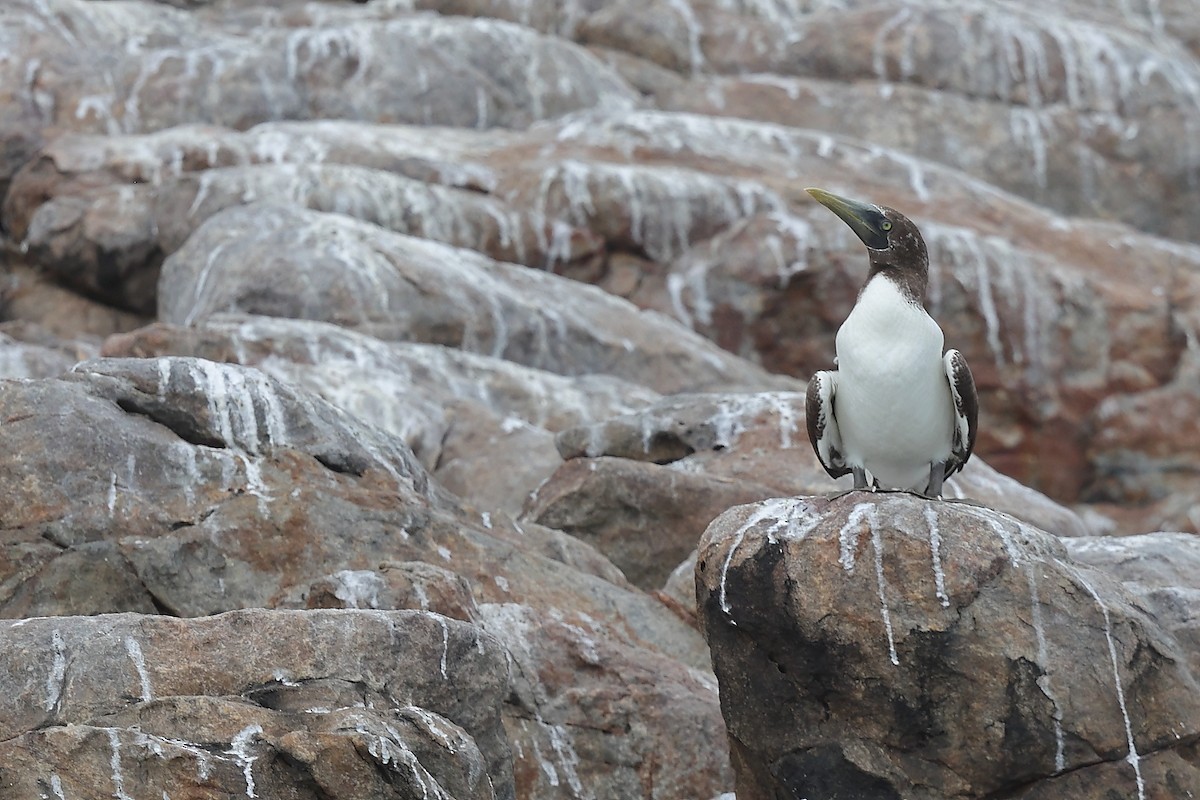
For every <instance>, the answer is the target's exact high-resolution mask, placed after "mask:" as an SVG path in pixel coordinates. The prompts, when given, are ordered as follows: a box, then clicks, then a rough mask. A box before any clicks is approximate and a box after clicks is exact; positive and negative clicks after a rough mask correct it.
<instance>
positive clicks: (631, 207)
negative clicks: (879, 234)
mask: <svg viewBox="0 0 1200 800" xmlns="http://www.w3.org/2000/svg"><path fill="white" fill-rule="evenodd" d="M557 127H558V136H557V137H556V139H555V141H554V143H553V149H552V150H549V151H548V154H547V155H545V156H543V162H542V166H541V175H542V177H541V178H540V179H538V180H534V179H532V178H530V177H529V176H528V175H525V174H521V173H516V172H514V173H512V174H511V175H506V176H504V177H503V178H502V180H501V187H500V189H499V190H498V191H499V193H500V194H502V195H505V196H517V197H528V198H529V202H533V198H534V197H540V198H545V200H544V201H543V202H545V203H546V204H547V206H546V207H547V213H548V214H557V215H560V216H563V217H565V218H566V219H568V220H570V221H571V223H572V224H573V225H578V226H587V227H591V228H592V229H594V230H602V231H604V232H605V236H606V238H608V239H609V241H610V242H611V244H610V247H617V248H621V247H629V246H630V245H629V244H628V242H629V241H633V242H634V244H635V245H636V246H637V247H638V248H639V249H640V250H641V251H643V252H648V253H656V254H657V255H656V263H657V264H662V263H663V261H667V262H668V266H667V268H666V269H663V268H662V267H661V266H659V267H657V268H656V269H655V270H654V271H653V272H649V274H647V275H646V276H645V277H644V278H643V279H642V280H641V281H640V282H638V283H637V285H636V288H634V289H633V290H632V293H631V294H630V295H629V297H630V299H631V300H633V301H634V302H636V303H637V304H638V305H641V306H643V307H650V308H656V309H659V310H661V311H664V312H666V313H671V314H673V315H675V316H676V317H677V318H679V319H680V320H681V321H684V322H685V323H688V324H690V325H691V326H693V327H694V328H695V329H696V330H698V331H700V332H702V333H704V334H705V335H706V336H707V337H708V338H710V339H713V340H714V341H716V342H718V343H719V344H721V345H722V347H724V348H726V349H728V350H731V351H732V352H735V353H739V354H741V355H743V356H747V357H750V358H753V359H755V360H759V361H761V363H763V364H764V365H766V366H768V367H769V368H771V369H773V370H775V371H778V372H786V373H790V374H796V375H808V374H811V373H812V372H813V371H815V370H817V369H824V368H827V367H828V366H829V363H830V359H831V358H832V354H833V349H834V348H833V336H834V333H835V332H836V330H837V327H838V325H840V324H841V321H842V320H844V319H845V316H846V315H847V314H848V313H849V309H850V308H851V306H852V304H853V301H854V298H855V296H856V292H857V290H858V288H859V286H860V285H861V282H862V279H863V275H864V272H865V256H864V255H863V253H862V245H861V243H860V242H859V241H858V240H857V239H856V238H855V237H854V236H853V235H852V234H851V233H850V231H849V230H848V229H846V228H845V226H843V225H840V224H838V223H837V221H836V220H830V218H829V215H828V212H827V211H825V210H824V209H820V208H818V207H816V204H815V203H812V202H811V201H810V200H808V199H806V198H805V197H801V196H799V195H800V194H801V193H800V191H799V186H802V185H805V184H818V185H820V184H825V185H833V186H836V187H838V188H839V191H844V192H845V193H847V194H851V195H854V196H858V197H866V198H869V199H871V200H873V201H877V202H882V203H886V204H890V205H893V206H896V207H899V208H901V209H902V210H904V211H905V212H906V213H907V214H909V215H910V216H912V217H913V218H914V219H916V220H917V221H918V222H919V224H920V225H921V228H922V230H923V232H924V234H925V238H926V241H927V242H928V243H929V246H930V253H931V259H932V270H931V282H930V298H929V305H930V308H931V311H932V313H933V314H934V316H935V317H936V318H937V319H938V320H939V321H940V322H941V324H942V325H943V327H944V329H945V330H946V334H947V346H953V347H957V348H959V349H961V350H963V352H964V353H966V355H967V357H968V360H969V361H970V362H971V364H972V369H973V371H974V372H975V377H976V381H977V384H978V385H979V386H980V388H981V390H982V399H983V418H984V419H985V421H986V422H987V424H986V425H983V426H981V431H980V440H979V450H980V452H981V454H983V455H985V456H989V455H991V456H993V458H994V461H995V463H996V466H997V467H998V468H999V469H1000V470H1001V471H1003V472H1005V473H1006V474H1012V475H1014V476H1017V477H1018V478H1019V479H1021V480H1023V481H1025V482H1027V483H1030V484H1032V485H1034V486H1035V487H1036V488H1041V489H1044V490H1046V491H1048V492H1049V493H1050V494H1051V495H1052V496H1055V497H1056V498H1059V499H1062V500H1068V501H1075V500H1077V499H1079V498H1080V496H1081V494H1082V495H1083V496H1084V497H1086V496H1088V492H1089V487H1088V485H1087V480H1088V477H1089V475H1093V474H1094V475H1096V478H1095V480H1097V482H1099V481H1103V480H1106V479H1107V474H1106V472H1107V470H1105V471H1099V470H1097V471H1096V472H1095V473H1093V472H1090V471H1089V469H1090V468H1091V467H1092V466H1093V465H1101V464H1104V463H1105V462H1104V461H1103V456H1101V455H1100V454H1099V453H1096V452H1095V451H1094V447H1093V439H1094V437H1093V436H1092V435H1091V432H1092V429H1093V427H1092V426H1093V425H1095V424H1096V422H1095V421H1094V420H1093V419H1092V416H1091V415H1092V414H1093V411H1094V409H1095V408H1096V406H1097V404H1098V403H1099V402H1100V401H1101V400H1102V399H1105V398H1122V397H1128V398H1130V399H1132V400H1134V401H1135V402H1136V399H1137V398H1138V397H1139V396H1140V395H1141V394H1142V393H1145V392H1153V391H1155V390H1156V389H1157V388H1158V387H1161V386H1163V385H1165V384H1168V383H1170V382H1172V381H1174V380H1177V378H1178V376H1181V375H1186V374H1190V372H1189V370H1190V369H1192V367H1191V366H1190V365H1192V364H1193V362H1194V361H1195V356H1194V355H1193V354H1192V353H1191V351H1190V350H1189V348H1188V346H1187V342H1188V341H1189V339H1194V338H1195V334H1194V333H1193V331H1194V330H1196V329H1197V325H1198V324H1200V320H1197V319H1196V317H1195V312H1194V311H1193V310H1192V309H1194V307H1195V302H1196V301H1195V298H1196V297H1197V296H1200V285H1198V284H1197V282H1196V279H1195V278H1194V275H1195V274H1200V273H1198V272H1197V269H1198V268H1200V250H1198V249H1197V248H1196V247H1194V246H1183V245H1179V244H1177V243H1173V242H1169V241H1165V240H1161V239H1156V238H1154V237H1150V236H1146V235H1144V234H1137V233H1135V232H1133V231H1132V230H1130V229H1128V228H1125V227H1122V226H1115V225H1112V224H1107V223H1097V222H1091V221H1086V220H1067V219H1064V218H1061V217H1058V216H1056V215H1054V214H1052V213H1050V212H1047V211H1046V210H1045V209H1040V208H1038V207H1036V206H1034V205H1032V204H1030V203H1027V202H1024V201H1022V200H1020V199H1018V198H1016V197H1013V196H1011V195H1006V194H1004V193H1001V192H998V191H995V190H993V189H991V188H989V189H988V191H986V192H984V191H981V185H980V183H979V182H978V181H975V180H972V179H969V178H967V177H966V176H964V175H963V174H962V173H960V172H957V171H954V170H950V169H947V168H945V167H943V166H941V165H938V164H935V163H932V162H928V161H924V160H921V159H918V158H915V157H913V156H910V155H908V154H906V153H903V152H901V151H897V150H893V149H889V148H885V147H879V146H866V145H863V144H861V143H858V142H856V141H853V140H849V139H847V138H844V137H841V136H839V135H837V134H833V133H829V134H825V133H819V132H814V131H808V130H800V129H794V128H786V127H783V126H777V125H768V124H764V123H761V122H754V121H746V120H733V119H720V118H713V117H706V116H700V115H689V114H666V113H662V112H631V113H628V114H623V115H620V116H608V117H605V118H602V119H601V118H582V119H572V120H569V121H566V122H564V123H562V124H560V125H559V126H557ZM535 133H536V132H535ZM730 140H736V141H738V142H739V147H738V148H736V149H734V150H731V149H730V148H729V147H728V146H727V142H728V141H730ZM614 151H616V152H618V153H621V154H622V155H623V158H622V160H621V163H619V164H613V163H611V161H612V160H613V158H614V157H613V155H612V154H613V152H614ZM635 155H636V158H637V162H636V163H634V164H629V163H625V162H627V161H628V160H630V159H633V158H634V157H635ZM668 160H669V161H670V163H672V168H671V170H669V171H668V170H664V169H663V168H661V167H660V166H658V164H659V163H660V162H663V161H668ZM615 175H620V176H621V179H620V180H617V179H616V178H615V177H613V176H615ZM730 175H736V176H738V177H737V178H732V177H729V176H730ZM745 176H752V177H745ZM546 181H550V186H551V191H548V192H541V193H539V194H535V191H536V188H535V187H541V186H542V185H543V184H544V183H545V182H546ZM560 184H561V185H562V186H564V187H569V191H568V190H567V189H563V190H562V191H558V190H555V188H554V187H556V186H558V185H560ZM667 186H669V187H670V188H665V187H667ZM664 194H665V195H671V196H673V197H677V198H678V200H677V201H676V202H674V203H673V204H662V203H660V204H659V206H661V207H663V208H665V211H664V212H663V216H662V218H657V217H656V218H655V220H654V222H653V225H650V224H649V223H641V224H640V227H639V224H635V223H637V222H638V221H639V220H641V219H642V216H643V215H644V213H645V210H644V209H645V204H644V201H645V198H651V197H658V196H660V195H664ZM733 197H740V198H742V201H743V206H742V207H740V208H739V207H737V204H736V203H733V201H732V200H731V198H733ZM731 203H732V205H731ZM695 209H700V210H699V211H697V210H695ZM602 212H603V217H602V218H601V214H602ZM816 212H820V215H821V216H819V217H818V216H816ZM622 220H625V221H626V222H622ZM1001 220H1002V222H1001ZM622 225H624V226H626V227H628V229H629V230H630V231H633V232H634V233H637V234H638V235H637V236H633V234H629V233H622V230H623V228H622V227H620V226H622ZM1001 228H1002V229H1003V231H1004V237H1000V236H998V235H996V231H997V230H998V229H1001ZM714 231H715V232H714ZM631 236H632V237H633V238H632V239H631V238H630V237H631ZM705 237H707V238H705ZM764 253H765V254H767V256H769V257H764ZM1181 264H1187V265H1188V266H1187V267H1186V268H1183V269H1181V268H1180V265H1181ZM1193 384H1194V380H1185V381H1184V382H1183V384H1182V386H1181V389H1182V388H1185V387H1193ZM1046 429H1053V430H1055V431H1059V432H1061V433H1060V434H1059V435H1057V436H1055V437H1053V438H1052V437H1046V436H1042V435H1039V433H1040V431H1043V430H1046ZM1168 446H1170V445H1168ZM1177 461H1185V462H1188V463H1190V461H1191V459H1190V457H1189V456H1187V455H1186V454H1185V453H1184V452H1183V451H1182V450H1180V451H1178V455H1177ZM1167 474H1169V473H1167ZM1155 477H1157V475H1156V476H1155ZM1131 499H1132V498H1131Z"/></svg>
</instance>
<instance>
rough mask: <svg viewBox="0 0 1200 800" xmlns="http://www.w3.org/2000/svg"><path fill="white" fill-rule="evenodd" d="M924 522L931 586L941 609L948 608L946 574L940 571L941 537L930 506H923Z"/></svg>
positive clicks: (934, 514) (935, 512) (933, 509)
mask: <svg viewBox="0 0 1200 800" xmlns="http://www.w3.org/2000/svg"><path fill="white" fill-rule="evenodd" d="M925 521H926V523H928V525H929V552H930V557H931V559H932V561H933V585H934V592H935V593H936V594H937V598H938V600H940V601H941V603H942V608H949V607H950V598H949V596H947V594H946V573H945V571H944V570H943V569H942V550H941V548H942V536H941V533H940V532H939V531H938V518H937V509H936V508H934V506H933V505H932V504H928V503H927V504H926V505H925Z"/></svg>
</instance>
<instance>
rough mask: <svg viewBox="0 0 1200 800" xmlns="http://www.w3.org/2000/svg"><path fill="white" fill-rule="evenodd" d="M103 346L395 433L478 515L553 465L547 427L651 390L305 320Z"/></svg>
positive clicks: (516, 495) (638, 401)
mask: <svg viewBox="0 0 1200 800" xmlns="http://www.w3.org/2000/svg"><path fill="white" fill-rule="evenodd" d="M104 352H105V354H106V355H112V356H137V357H142V358H145V357H151V356H163V355H188V356H198V357H201V358H207V359H212V360H221V361H228V362H232V363H239V364H245V365H248V366H255V367H257V368H259V369H261V370H262V371H264V372H266V373H267V374H269V375H272V376H273V377H275V378H277V379H279V380H281V381H284V382H287V383H292V384H296V385H299V386H303V387H305V388H307V389H309V390H310V391H312V392H315V393H316V394H318V395H320V396H321V397H323V398H325V399H326V400H328V401H329V402H330V403H332V404H334V405H336V406H337V407H339V408H341V409H342V410H344V411H346V412H349V413H351V414H353V415H354V416H356V417H358V418H359V419H362V420H364V421H366V422H368V423H371V424H373V425H375V426H377V427H380V428H383V429H384V430H387V431H388V432H390V433H392V434H394V435H396V436H399V437H400V438H402V439H403V440H404V441H405V443H406V444H407V445H408V446H409V447H411V448H412V449H413V451H414V453H415V454H416V456H417V458H418V459H419V460H420V461H421V463H422V464H423V465H424V466H425V467H426V469H428V470H430V471H431V472H433V474H434V476H435V477H436V478H437V479H438V481H439V482H440V483H442V485H443V486H445V487H446V488H448V489H450V490H451V491H452V492H454V493H455V494H457V495H458V496H459V497H461V498H463V499H464V500H465V501H467V502H469V503H470V504H472V505H474V506H475V507H476V508H477V509H479V510H480V511H481V512H488V513H490V514H494V513H497V512H499V513H508V514H509V515H510V516H516V515H517V514H519V512H520V511H521V508H522V507H523V505H524V502H525V498H526V497H527V496H528V495H529V494H530V493H531V492H533V491H535V490H536V488H537V487H538V486H539V485H541V484H542V483H543V482H544V481H545V480H546V479H547V478H548V477H549V476H550V474H551V473H552V472H553V471H554V470H555V469H556V468H557V467H558V465H559V463H560V459H559V456H558V454H557V452H556V451H555V448H554V443H553V437H552V433H553V432H555V431H558V430H561V429H563V428H564V427H567V426H570V425H578V424H581V423H587V422H593V421H596V420H599V419H604V418H607V417H610V416H612V415H614V414H620V413H624V412H628V411H630V410H632V409H634V408H638V407H641V406H644V405H646V404H648V403H650V402H653V401H654V400H656V399H657V398H658V394H657V393H655V392H652V391H650V390H648V389H645V388H643V387H641V386H639V385H637V384H633V383H629V382H626V381H621V380H617V379H615V378H611V377H607V376H603V375H583V376H579V377H567V376H561V375H556V374H554V373H551V372H546V371H544V370H539V369H533V368H529V367H523V366H521V365H519V364H514V363H512V362H510V361H505V360H503V359H499V358H494V357H492V356H486V355H479V354H474V353H469V352H465V351H461V350H454V349H450V348H447V347H443V346H440V345H427V344H420V343H399V342H382V341H380V340H378V339H375V338H373V337H370V336H366V335H363V334H360V333H356V332H354V331H350V330H347V329H345V328H340V327H338V326H335V325H330V324H326V323H320V322H313V321H310V320H292V319H282V318H268V317H247V316H244V315H219V316H218V317H216V318H213V319H210V320H208V321H206V322H205V323H204V324H202V325H199V326H197V327H193V328H181V327H178V326H168V325H161V324H160V325H156V326H153V327H149V328H145V329H142V330H139V331H136V332H133V333H131V334H129V335H127V336H121V337H113V338H111V339H109V340H108V342H107V343H106V345H105V350H104ZM501 464H503V465H504V466H503V468H501V467H500V465H501Z"/></svg>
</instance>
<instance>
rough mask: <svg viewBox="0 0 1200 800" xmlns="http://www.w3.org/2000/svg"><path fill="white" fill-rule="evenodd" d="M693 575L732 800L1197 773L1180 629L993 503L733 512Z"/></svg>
mask: <svg viewBox="0 0 1200 800" xmlns="http://www.w3.org/2000/svg"><path fill="white" fill-rule="evenodd" d="M696 588H697V594H698V597H699V601H700V604H699V606H700V621H701V624H702V626H703V629H704V631H705V634H706V637H707V639H708V642H709V646H710V648H711V650H712V654H713V666H714V669H715V671H716V674H717V677H718V680H719V681H720V683H721V704H722V710H723V712H724V715H725V721H726V724H727V726H728V729H729V736H730V747H731V751H732V758H733V762H734V765H735V768H736V770H737V772H738V797H739V798H743V800H756V798H767V797H775V796H777V793H782V794H786V795H787V796H796V797H803V796H811V795H812V793H813V792H820V793H822V794H824V795H830V796H833V795H839V796H855V797H866V796H870V797H879V798H883V797H891V798H903V799H905V800H907V798H917V797H920V798H942V797H946V798H949V797H963V796H973V797H982V796H1000V795H1004V796H1009V797H1021V798H1032V797H1049V796H1059V797H1071V798H1091V797H1099V796H1101V795H1100V794H1099V793H1098V792H1099V790H1098V788H1097V787H1099V786H1101V785H1103V786H1106V787H1107V790H1116V791H1119V792H1120V793H1121V794H1122V796H1139V797H1143V796H1147V795H1146V794H1145V792H1146V787H1159V786H1171V785H1177V786H1183V787H1188V788H1189V789H1191V788H1194V787H1200V771H1198V770H1197V768H1196V766H1195V764H1194V761H1192V760H1189V759H1193V757H1194V754H1193V753H1192V748H1193V747H1194V742H1195V739H1196V736H1197V734H1198V733H1200V728H1198V725H1197V722H1196V720H1197V719H1200V716H1198V714H1197V704H1198V703H1200V701H1198V700H1197V697H1198V695H1197V685H1196V680H1195V676H1194V675H1192V674H1191V672H1190V671H1189V668H1188V665H1187V659H1186V658H1185V657H1184V655H1183V653H1182V652H1181V651H1180V649H1179V646H1178V643H1177V642H1176V641H1175V640H1174V639H1173V638H1172V637H1171V636H1170V635H1169V634H1168V633H1166V632H1165V631H1164V630H1163V629H1162V628H1160V627H1159V626H1158V625H1157V624H1156V623H1155V622H1154V620H1153V619H1152V618H1150V617H1148V616H1147V615H1146V614H1145V613H1144V612H1143V611H1142V610H1141V609H1140V608H1139V607H1138V606H1137V605H1136V604H1135V603H1134V602H1133V601H1132V600H1131V598H1130V597H1129V596H1128V595H1127V594H1125V593H1124V592H1123V591H1122V590H1121V588H1120V586H1119V585H1118V584H1116V583H1114V582H1113V581H1112V580H1111V579H1110V578H1107V577H1106V576H1104V575H1103V574H1100V573H1098V572H1096V571H1094V570H1091V569H1088V568H1086V567H1083V566H1080V565H1077V564H1075V563H1073V562H1072V561H1071V560H1070V559H1069V557H1068V555H1067V553H1066V552H1065V551H1064V550H1063V548H1062V545H1061V544H1060V543H1059V542H1058V541H1057V540H1056V539H1055V538H1054V537H1051V536H1048V535H1046V534H1044V533H1042V532H1040V531H1038V530H1036V529H1034V528H1030V527H1028V526H1026V525H1023V524H1021V523H1020V522H1018V521H1017V520H1015V519H1013V518H1011V517H1009V516H1007V515H1003V514H998V513H996V512H993V511H989V510H986V509H978V508H975V507H973V506H967V505H963V504H960V503H953V502H952V503H944V502H943V503H938V502H933V501H926V500H924V499H921V498H916V497H913V496H910V495H906V494H901V493H894V494H893V493H888V494H883V495H879V494H870V493H862V492H855V493H851V494H848V495H846V496H843V497H840V498H838V499H835V500H832V501H830V500H825V499H820V498H791V499H781V500H770V501H766V502H763V503H758V504H752V505H749V506H742V507H738V508H735V509H731V510H730V511H728V512H727V513H726V514H724V515H722V516H721V517H720V518H718V519H717V520H716V521H715V522H714V523H713V524H712V526H710V528H709V529H708V531H707V532H706V533H705V536H704V539H703V540H702V542H701V544H700V548H699V555H698V561H697V566H696ZM1082 621H1086V624H1083V625H1081V622H1082ZM1055 789H1058V790H1059V791H1060V793H1059V794H1057V795H1054V794H1052V792H1053V791H1054V790H1055Z"/></svg>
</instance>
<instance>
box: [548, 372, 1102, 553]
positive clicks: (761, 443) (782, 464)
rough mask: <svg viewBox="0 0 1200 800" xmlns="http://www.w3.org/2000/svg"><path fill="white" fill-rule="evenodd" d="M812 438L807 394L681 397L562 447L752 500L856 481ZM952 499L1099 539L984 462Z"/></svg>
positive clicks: (565, 436) (597, 427)
mask: <svg viewBox="0 0 1200 800" xmlns="http://www.w3.org/2000/svg"><path fill="white" fill-rule="evenodd" d="M806 431H807V428H806V426H805V422H804V396H803V394H801V393H799V392H759V393H753V394H727V395H722V394H705V395H675V396H673V397H669V398H664V399H662V400H661V401H659V402H658V403H655V404H654V405H650V406H647V407H646V408H644V409H642V410H640V411H636V412H633V413H628V414H622V415H620V416H616V417H612V418H611V419H608V420H604V421H602V422H597V423H594V424H592V425H581V426H578V427H575V428H568V429H566V430H564V431H562V432H561V433H560V434H559V435H558V440H557V441H558V448H559V452H560V453H561V454H562V456H563V458H567V459H573V458H580V457H584V456H590V457H596V456H618V457H620V458H624V459H632V460H637V461H651V462H654V463H660V464H666V463H670V464H674V466H675V469H676V470H677V471H678V472H683V473H692V474H701V475H705V476H708V477H710V478H716V479H719V480H725V481H730V480H732V481H736V482H741V483H744V484H746V486H747V489H748V490H750V491H751V492H752V493H753V492H757V491H760V490H759V489H757V488H755V487H769V488H770V489H771V490H773V493H774V494H776V495H795V494H816V493H826V492H832V491H836V490H838V489H839V488H841V489H847V488H849V486H850V484H849V481H848V479H847V480H843V481H840V482H836V481H833V480H831V479H830V478H829V476H828V475H827V474H826V473H825V471H824V469H823V468H822V467H821V465H820V463H819V462H818V461H817V459H816V457H815V455H814V454H813V451H812V448H811V446H810V445H809V442H808V438H807V433H806ZM676 474H677V473H676ZM758 496H760V497H764V496H766V495H761V494H760V495H758ZM946 497H949V498H956V499H969V500H973V501H976V502H979V503H982V504H983V505H986V506H988V507H990V508H994V509H997V510H1000V511H1005V512H1007V513H1010V514H1012V515H1013V516H1016V517H1018V518H1019V519H1022V520H1025V521H1026V522H1029V523H1030V524H1034V525H1038V526H1040V527H1042V528H1044V529H1046V530H1049V531H1053V532H1054V533H1057V534H1059V535H1061V536H1083V535H1088V534H1090V533H1093V531H1092V530H1090V529H1089V527H1088V526H1087V524H1086V523H1085V522H1084V521H1083V520H1082V519H1081V518H1080V516H1079V515H1078V514H1076V513H1075V512H1074V511H1072V510H1070V509H1068V508H1065V507H1063V506H1061V505H1059V504H1058V503H1055V502H1054V501H1052V500H1050V499H1049V498H1048V497H1046V496H1045V495H1043V494H1041V493H1040V492H1037V491H1034V490H1032V489H1030V488H1028V487H1026V486H1023V485H1021V484H1020V483H1018V482H1017V481H1015V480H1013V479H1012V478H1009V477H1007V476H1005V475H1001V474H1000V473H998V472H997V471H996V470H994V469H992V468H991V467H990V466H989V465H988V464H986V463H985V462H984V461H983V459H982V458H979V457H978V456H976V457H974V458H972V460H971V461H970V463H969V464H968V465H967V467H966V469H964V470H963V472H962V473H960V474H958V475H955V476H954V478H952V479H951V480H950V481H949V482H948V483H947V485H946ZM692 535H693V537H694V534H692ZM673 563H674V562H673ZM673 563H672V564H670V565H665V566H666V567H667V568H670V566H673Z"/></svg>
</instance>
